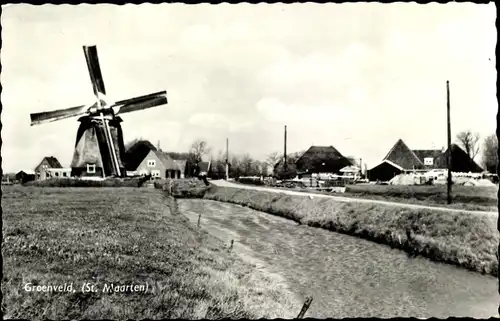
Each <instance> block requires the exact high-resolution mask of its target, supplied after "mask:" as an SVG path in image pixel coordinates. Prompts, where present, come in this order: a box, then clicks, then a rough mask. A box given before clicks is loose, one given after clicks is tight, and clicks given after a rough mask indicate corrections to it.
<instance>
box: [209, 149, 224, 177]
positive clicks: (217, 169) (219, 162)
mask: <svg viewBox="0 0 500 321" xmlns="http://www.w3.org/2000/svg"><path fill="white" fill-rule="evenodd" d="M225 157H226V156H225V155H224V154H223V152H222V151H220V150H219V152H218V153H217V157H216V158H215V159H213V160H212V166H211V167H212V173H211V174H212V175H211V178H215V179H222V178H224V177H225V175H226V158H225Z"/></svg>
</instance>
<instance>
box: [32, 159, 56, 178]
mask: <svg viewBox="0 0 500 321" xmlns="http://www.w3.org/2000/svg"><path fill="white" fill-rule="evenodd" d="M55 168H62V166H61V163H59V161H58V160H57V158H55V157H54V156H46V157H44V158H43V159H42V161H41V162H40V164H38V165H37V166H36V167H35V170H34V172H35V179H36V180H45V179H47V178H50V177H51V176H50V173H49V171H48V170H49V169H55Z"/></svg>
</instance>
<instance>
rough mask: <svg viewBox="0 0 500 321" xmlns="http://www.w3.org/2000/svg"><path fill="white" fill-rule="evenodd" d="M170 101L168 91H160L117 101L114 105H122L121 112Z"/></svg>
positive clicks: (155, 105)
mask: <svg viewBox="0 0 500 321" xmlns="http://www.w3.org/2000/svg"><path fill="white" fill-rule="evenodd" d="M167 103H168V100H167V92H166V91H160V92H156V93H152V94H149V95H144V96H139V97H135V98H130V99H125V100H121V101H117V102H116V103H115V104H114V105H115V106H120V109H119V111H118V113H119V114H125V113H130V112H133V111H137V110H143V109H147V108H152V107H157V106H161V105H165V104H167Z"/></svg>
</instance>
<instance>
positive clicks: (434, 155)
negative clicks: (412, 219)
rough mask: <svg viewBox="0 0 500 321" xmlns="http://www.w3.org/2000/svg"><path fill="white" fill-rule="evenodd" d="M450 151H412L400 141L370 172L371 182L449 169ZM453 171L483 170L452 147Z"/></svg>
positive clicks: (457, 148) (463, 153)
mask: <svg viewBox="0 0 500 321" xmlns="http://www.w3.org/2000/svg"><path fill="white" fill-rule="evenodd" d="M448 153H449V152H448V150H443V149H426V150H418V149H417V150H412V149H410V148H409V147H408V146H407V145H406V144H405V142H403V140H402V139H399V140H398V141H397V142H396V144H394V146H393V147H392V148H391V150H390V151H389V152H388V153H387V155H386V156H385V157H384V159H383V160H382V162H381V163H380V164H378V165H377V166H375V167H373V168H372V169H370V170H369V171H368V179H369V180H370V181H389V180H391V179H392V178H393V177H394V176H396V175H399V174H401V173H412V172H420V173H425V172H428V171H431V170H445V169H447V163H448V162H447V157H448ZM451 171H452V172H462V173H469V172H471V173H481V172H482V171H483V169H482V168H481V167H480V166H479V165H477V164H476V162H474V160H472V159H471V158H470V157H469V156H468V155H467V153H466V152H465V151H464V150H463V149H461V148H460V147H459V146H458V145H456V144H452V145H451Z"/></svg>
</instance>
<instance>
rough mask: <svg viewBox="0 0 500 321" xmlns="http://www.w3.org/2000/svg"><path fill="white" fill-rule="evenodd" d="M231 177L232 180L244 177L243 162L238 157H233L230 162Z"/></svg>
mask: <svg viewBox="0 0 500 321" xmlns="http://www.w3.org/2000/svg"><path fill="white" fill-rule="evenodd" d="M229 176H230V177H232V178H238V177H240V176H242V173H241V162H240V158H239V157H238V156H232V157H231V160H230V162H229Z"/></svg>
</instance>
